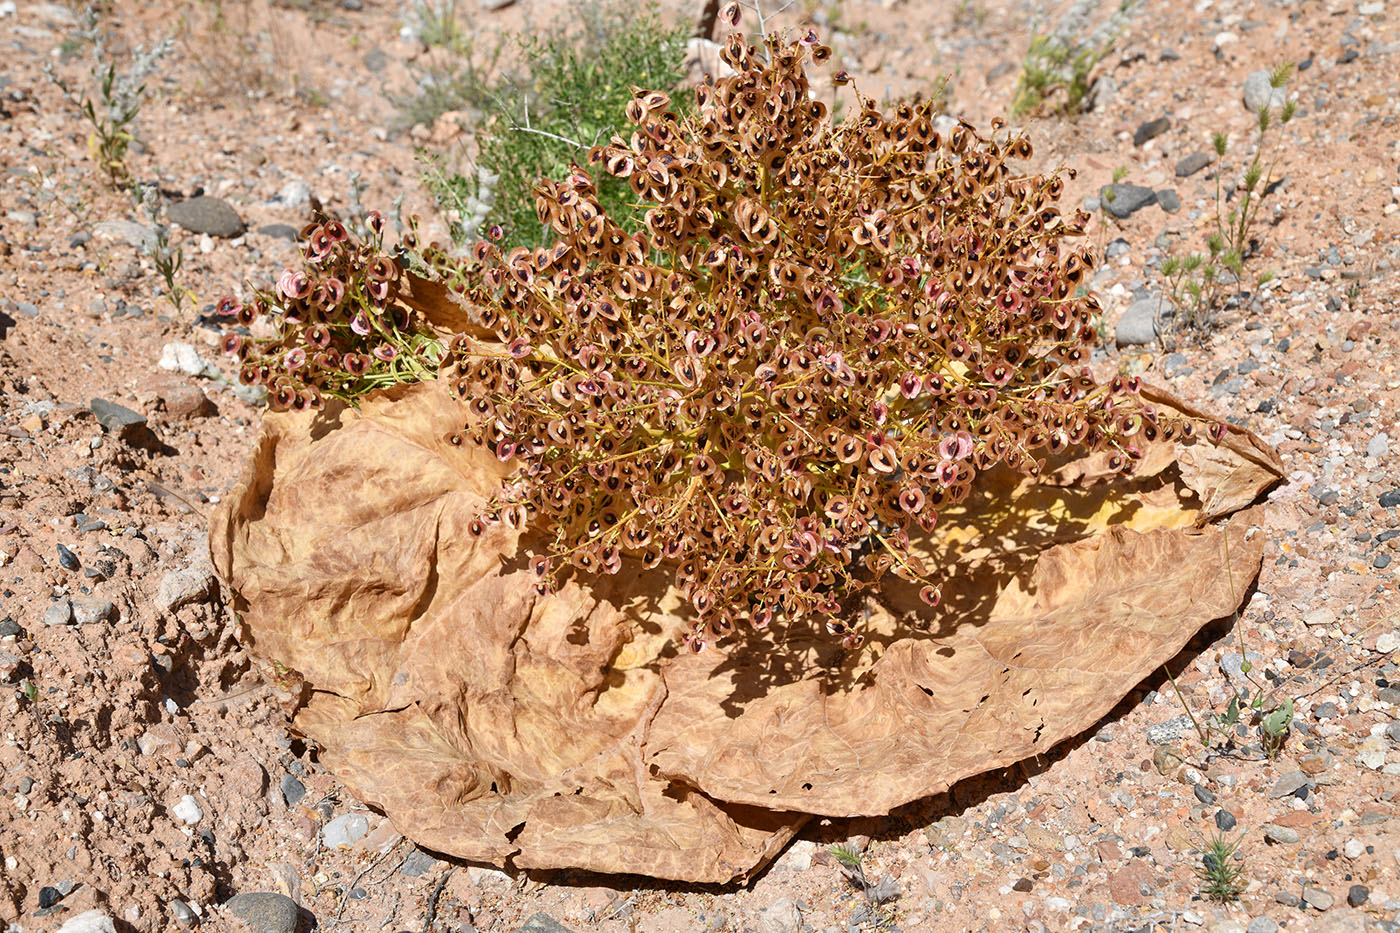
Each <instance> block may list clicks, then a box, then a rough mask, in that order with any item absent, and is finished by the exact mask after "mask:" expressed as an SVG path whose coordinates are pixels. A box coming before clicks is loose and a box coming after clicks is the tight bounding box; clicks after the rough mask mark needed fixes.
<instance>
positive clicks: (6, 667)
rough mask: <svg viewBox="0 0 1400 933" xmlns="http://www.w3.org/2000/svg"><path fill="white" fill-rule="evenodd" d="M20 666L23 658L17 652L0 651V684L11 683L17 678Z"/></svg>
mask: <svg viewBox="0 0 1400 933" xmlns="http://www.w3.org/2000/svg"><path fill="white" fill-rule="evenodd" d="M22 667H24V658H21V657H20V656H19V655H17V654H10V652H8V651H0V684H12V683H14V682H15V681H16V680H18V679H19V671H20V668H22Z"/></svg>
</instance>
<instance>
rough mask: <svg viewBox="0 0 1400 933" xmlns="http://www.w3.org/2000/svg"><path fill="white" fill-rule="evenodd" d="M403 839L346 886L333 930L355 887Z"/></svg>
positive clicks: (401, 839)
mask: <svg viewBox="0 0 1400 933" xmlns="http://www.w3.org/2000/svg"><path fill="white" fill-rule="evenodd" d="M403 839H404V837H402V836H400V837H399V841H398V842H396V843H394V844H393V845H391V846H390V847H389V848H387V849H385V850H384V851H383V852H381V853H379V855H378V856H377V857H375V859H374V861H372V862H370V863H369V864H368V865H366V866H365V867H364V868H363V869H362V870H361V871H360V873H359V874H358V875H356V876H355V878H354V880H353V881H351V882H350V883H349V884H348V885H346V886H345V895H344V896H343V897H341V899H340V908H339V909H338V910H337V911H336V912H335V919H333V920H332V921H331V924H330V925H331V927H332V928H334V927H335V926H336V925H337V924H338V923H340V915H341V914H343V913H345V905H346V904H348V903H350V894H351V892H352V891H354V890H355V885H357V884H359V883H360V879H361V878H363V877H364V876H365V875H367V874H369V873H370V872H371V871H373V870H374V867H375V866H376V865H378V864H379V863H380V862H382V861H384V859H386V858H388V856H389V853H390V852H393V851H394V850H395V849H397V848H398V847H399V843H400V842H403ZM404 858H405V859H407V858H408V856H404Z"/></svg>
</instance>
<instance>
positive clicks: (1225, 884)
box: [1196, 832, 1245, 903]
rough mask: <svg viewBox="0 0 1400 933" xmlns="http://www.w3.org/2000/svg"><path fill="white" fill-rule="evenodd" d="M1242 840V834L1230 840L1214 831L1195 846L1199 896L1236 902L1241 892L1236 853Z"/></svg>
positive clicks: (1241, 869) (1240, 864) (1240, 866)
mask: <svg viewBox="0 0 1400 933" xmlns="http://www.w3.org/2000/svg"><path fill="white" fill-rule="evenodd" d="M1243 841H1244V836H1243V834H1241V836H1240V838H1238V839H1234V840H1231V839H1228V838H1227V837H1226V836H1225V834H1224V833H1223V832H1217V833H1216V834H1215V835H1214V836H1211V837H1209V838H1207V839H1204V840H1202V841H1201V842H1199V843H1198V844H1197V846H1196V851H1197V852H1198V853H1199V854H1200V856H1201V864H1200V865H1198V866H1197V867H1196V876H1197V878H1199V879H1200V892H1201V897H1204V898H1206V899H1207V900H1212V901H1219V902H1221V903H1225V902H1227V901H1233V900H1237V899H1238V898H1239V896H1240V895H1241V894H1243V893H1244V886H1245V880H1244V864H1243V862H1242V856H1241V854H1240V843H1241V842H1243Z"/></svg>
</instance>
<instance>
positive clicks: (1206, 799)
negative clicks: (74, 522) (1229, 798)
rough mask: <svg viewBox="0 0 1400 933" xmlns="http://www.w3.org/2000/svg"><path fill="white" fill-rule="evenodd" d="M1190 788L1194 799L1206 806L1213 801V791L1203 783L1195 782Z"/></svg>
mask: <svg viewBox="0 0 1400 933" xmlns="http://www.w3.org/2000/svg"><path fill="white" fill-rule="evenodd" d="M1191 790H1192V792H1193V793H1194V794H1195V795H1196V799H1197V800H1199V801H1200V802H1201V803H1203V804H1205V805H1206V806H1210V805H1211V804H1213V803H1215V792H1214V791H1213V790H1211V789H1210V788H1209V787H1206V786H1205V785H1204V784H1197V785H1195V786H1194V787H1192V788H1191Z"/></svg>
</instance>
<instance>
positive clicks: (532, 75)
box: [424, 0, 688, 247]
mask: <svg viewBox="0 0 1400 933" xmlns="http://www.w3.org/2000/svg"><path fill="white" fill-rule="evenodd" d="M687 33H688V30H687V29H686V28H685V27H684V26H680V25H675V24H669V23H667V22H666V21H665V20H664V19H663V18H662V17H661V15H660V13H659V12H658V11H657V9H656V8H655V7H654V6H643V7H641V8H640V9H639V8H638V7H637V6H636V5H635V4H631V3H625V2H622V0H590V2H587V3H583V4H581V5H580V6H579V7H578V8H577V10H576V12H575V15H574V18H573V19H572V20H571V21H570V22H569V23H568V24H567V25H564V26H561V27H558V28H556V29H555V30H554V31H553V32H551V33H549V34H546V35H544V36H519V37H516V38H515V40H514V45H515V54H516V55H518V57H519V58H520V60H522V61H523V62H526V63H528V71H526V72H524V73H522V74H509V73H508V74H505V75H504V76H502V77H500V78H498V79H496V80H495V81H494V83H489V84H488V85H487V86H486V87H485V89H484V95H485V97H486V98H487V99H489V104H488V105H487V107H486V114H485V116H484V118H483V121H482V123H481V124H480V126H479V127H478V129H477V135H476V146H477V151H476V154H475V158H474V160H473V162H472V164H471V165H470V167H469V169H468V171H466V172H465V173H457V172H451V171H449V170H447V168H446V165H445V162H444V161H443V160H442V159H441V158H433V157H431V156H426V155H425V157H424V163H425V171H424V180H425V182H426V184H427V185H428V187H429V189H430V190H431V191H432V192H433V194H434V196H435V197H436V198H437V201H438V205H439V207H440V208H441V209H442V210H443V211H444V213H445V214H446V215H447V216H448V220H449V227H450V229H451V231H452V236H453V239H454V240H456V241H457V242H458V243H462V242H465V241H467V240H469V239H471V238H472V237H474V236H476V235H478V231H479V230H482V229H486V228H488V227H490V226H493V225H499V226H500V227H501V228H502V229H503V230H504V232H505V239H504V241H503V245H504V246H506V247H512V246H538V245H541V244H543V243H545V242H548V241H549V239H550V234H549V232H548V229H547V228H546V227H545V226H544V225H543V224H541V223H540V222H539V220H538V219H537V218H536V217H535V209H534V188H535V185H536V184H537V183H538V182H539V181H540V179H542V178H557V177H560V176H562V175H565V174H567V173H568V172H569V170H570V166H571V165H573V164H575V163H584V162H586V161H587V154H588V149H589V148H590V147H592V146H595V145H598V144H599V143H607V142H608V141H609V140H610V139H611V137H612V136H613V134H614V133H617V132H619V131H620V130H621V129H622V127H623V124H624V121H623V117H622V113H623V108H624V107H625V106H626V104H627V102H628V101H629V100H630V99H631V98H632V90H633V89H634V88H636V87H646V88H672V87H674V86H675V85H676V84H677V83H678V82H679V81H680V80H681V78H682V77H683V76H684V72H683V69H684V66H685V51H686V38H687ZM593 177H594V181H595V183H596V185H597V188H598V197H599V200H600V202H601V204H602V205H603V207H604V208H605V210H606V211H607V212H608V216H610V217H613V218H614V219H616V220H618V221H619V222H620V223H622V225H623V226H624V227H626V228H627V229H629V230H635V229H636V228H637V225H638V222H639V220H640V217H641V210H642V209H641V207H640V206H639V205H638V204H637V203H636V202H637V199H636V197H635V196H634V195H633V194H632V192H631V191H630V190H629V189H628V186H627V182H626V181H624V180H621V179H616V178H612V177H610V176H607V175H606V174H604V173H596V174H594V176H593Z"/></svg>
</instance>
